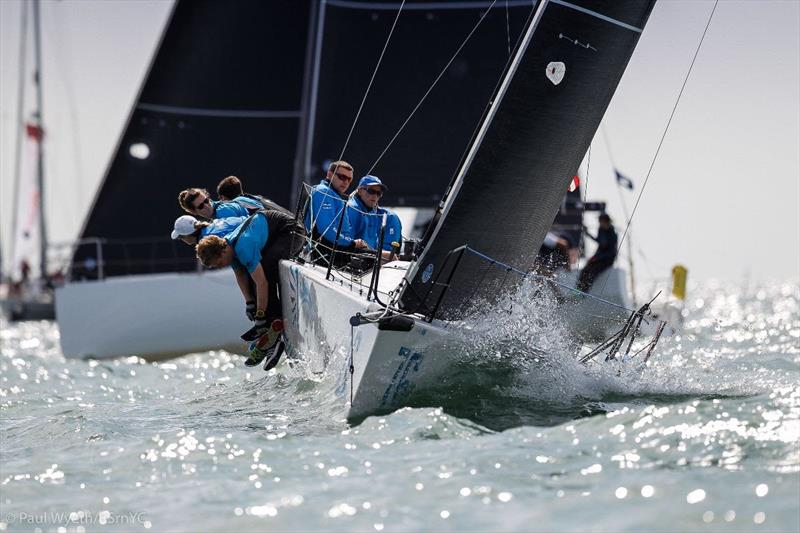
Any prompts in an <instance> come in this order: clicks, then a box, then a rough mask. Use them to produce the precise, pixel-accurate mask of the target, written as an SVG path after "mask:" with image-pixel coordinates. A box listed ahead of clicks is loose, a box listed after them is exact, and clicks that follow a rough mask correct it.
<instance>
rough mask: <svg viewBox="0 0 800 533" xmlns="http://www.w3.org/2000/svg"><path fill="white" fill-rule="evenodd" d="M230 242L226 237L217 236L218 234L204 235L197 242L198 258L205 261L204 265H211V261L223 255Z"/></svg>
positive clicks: (202, 261)
mask: <svg viewBox="0 0 800 533" xmlns="http://www.w3.org/2000/svg"><path fill="white" fill-rule="evenodd" d="M227 246H228V243H227V242H226V241H225V239H223V238H221V237H217V236H216V235H209V236H208V237H203V238H202V239H200V242H199V243H197V248H196V253H197V258H198V259H199V260H200V262H201V263H203V266H204V267H210V266H211V263H212V262H213V261H214V260H215V259H218V258H219V257H221V256H222V253H223V252H224V251H225V248H226V247H227Z"/></svg>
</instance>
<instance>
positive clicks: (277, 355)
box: [264, 339, 286, 372]
mask: <svg viewBox="0 0 800 533" xmlns="http://www.w3.org/2000/svg"><path fill="white" fill-rule="evenodd" d="M285 349H286V344H285V343H284V342H283V339H281V340H279V341H278V342H277V343H276V344H275V346H273V347H272V348H270V349H269V350H267V355H266V356H265V359H266V360H265V361H264V371H265V372H266V371H267V370H272V369H273V368H275V367H276V366H278V363H279V362H280V360H281V355H283V352H284V351H285Z"/></svg>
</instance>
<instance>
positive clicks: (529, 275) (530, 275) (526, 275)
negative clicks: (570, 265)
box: [466, 246, 636, 313]
mask: <svg viewBox="0 0 800 533" xmlns="http://www.w3.org/2000/svg"><path fill="white" fill-rule="evenodd" d="M466 250H467V251H468V252H471V253H473V254H475V255H477V256H478V257H481V258H483V259H484V260H486V261H491V262H492V263H494V264H496V265H498V266H501V267H503V268H505V269H507V270H508V271H509V272H515V273H517V274H519V275H520V276H522V277H523V278H533V279H538V280H541V281H546V282H548V283H554V284H556V285H558V286H559V287H561V288H563V289H565V290H567V291H570V292H572V293H573V294H576V295H579V296H582V297H584V298H589V299H590V300H596V301H598V302H602V303H604V304H606V305H610V306H612V307H616V308H617V309H622V310H624V311H626V312H628V313H633V312H635V311H636V310H635V309H628V308H627V307H625V306H623V305H619V304H615V303H614V302H609V301H608V300H604V299H602V298H600V297H597V296H593V295H591V294H588V293H585V292H583V291H579V290H578V289H576V288H574V287H570V286H569V285H565V284H564V283H561V282H559V281H556V280H554V279H551V278H548V277H546V276H542V275H540V274H534V273H532V272H523V271H522V270H520V269H518V268H514V267H512V266H511V265H507V264H505V263H502V262H500V261H498V260H496V259H492V258H491V257H489V256H488V255H486V254H483V253H481V252H479V251H477V250H475V249H473V248H470V247H469V246H467V247H466Z"/></svg>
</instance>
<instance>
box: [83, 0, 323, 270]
mask: <svg viewBox="0 0 800 533" xmlns="http://www.w3.org/2000/svg"><path fill="white" fill-rule="evenodd" d="M309 8H310V2H298V1H292V0H272V1H262V0H237V1H236V2H220V1H218V0H192V1H183V0H180V1H178V2H177V3H176V5H175V8H174V11H173V13H172V16H171V19H170V21H169V23H168V25H167V28H166V30H165V33H164V34H163V36H162V40H161V43H160V45H159V47H158V50H157V52H156V54H155V56H154V59H153V61H152V63H151V66H150V70H149V73H148V75H147V77H146V79H145V81H144V84H143V87H142V89H141V92H140V94H139V96H138V98H137V99H136V102H135V104H134V107H133V110H132V112H131V114H130V116H129V119H128V122H127V125H126V126H125V130H124V132H123V134H122V136H121V138H120V141H119V144H118V146H117V149H116V152H115V154H114V155H113V158H112V160H111V163H110V165H109V167H108V170H107V172H106V174H105V177H104V179H103V182H102V185H101V187H100V189H99V191H98V193H97V196H96V197H95V199H94V203H93V206H92V209H91V211H90V213H89V215H88V217H87V219H86V221H85V223H84V227H83V230H82V232H81V238H82V239H90V238H100V239H102V240H103V246H102V250H99V248H98V247H97V245H96V243H94V242H92V243H88V244H86V245H84V246H80V247H79V248H78V249H77V250H76V252H75V254H74V257H73V277H78V278H81V277H85V278H89V279H93V278H95V277H97V276H98V272H99V268H100V265H101V263H102V268H103V271H104V274H105V275H106V276H117V275H127V274H140V273H155V272H174V271H184V270H192V269H195V268H196V261H195V260H194V258H193V250H192V249H191V248H190V247H188V246H186V245H184V244H182V243H180V242H178V243H175V242H173V241H171V240H170V239H169V232H170V228H171V227H172V223H173V221H174V220H175V218H176V217H177V216H179V215H181V214H182V213H181V211H180V208H179V206H178V202H177V196H178V193H179V192H180V191H181V190H183V189H185V188H187V187H190V186H194V187H204V188H208V189H209V190H210V191H211V192H212V193H213V192H214V188H215V186H216V184H217V183H218V182H219V181H220V180H221V179H222V178H224V177H226V176H228V175H235V176H238V177H239V178H241V179H242V182H243V185H244V189H245V191H246V192H251V193H259V194H263V195H265V196H267V197H269V198H270V199H272V200H274V201H276V202H277V203H279V204H282V205H288V203H289V198H290V191H291V187H292V170H293V162H294V155H295V150H296V146H297V135H298V125H299V123H300V121H301V120H303V117H302V112H301V94H302V86H303V77H304V69H305V50H306V41H307V35H308V31H309ZM101 253H102V257H101V256H100V254H101Z"/></svg>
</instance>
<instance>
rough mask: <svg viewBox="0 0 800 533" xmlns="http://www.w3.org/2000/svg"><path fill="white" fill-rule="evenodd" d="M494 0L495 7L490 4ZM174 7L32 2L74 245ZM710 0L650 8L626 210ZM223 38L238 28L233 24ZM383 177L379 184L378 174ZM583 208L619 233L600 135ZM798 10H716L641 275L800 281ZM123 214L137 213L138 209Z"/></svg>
mask: <svg viewBox="0 0 800 533" xmlns="http://www.w3.org/2000/svg"><path fill="white" fill-rule="evenodd" d="M500 3H501V2H500ZM171 5H172V3H171V1H169V0H108V1H99V0H60V1H47V0H45V1H43V2H42V12H43V22H42V24H43V34H44V36H43V40H44V43H43V49H44V51H43V54H44V68H43V78H44V89H45V91H46V93H45V110H44V111H45V121H46V128H47V131H48V136H47V145H46V150H47V152H46V154H47V161H46V163H47V171H48V176H47V191H46V202H47V213H48V217H49V231H50V235H51V238H52V239H53V240H58V241H67V240H71V239H74V238H76V236H77V233H78V231H79V230H80V226H81V224H82V222H83V219H84V217H85V216H86V210H87V209H88V206H89V205H90V203H91V201H92V199H93V195H94V194H95V192H96V189H97V185H98V183H99V181H100V179H101V178H102V175H103V173H104V171H105V168H106V166H107V164H108V162H109V160H110V158H111V155H112V151H113V149H114V147H115V145H116V142H117V139H118V137H119V135H120V133H121V130H122V127H123V126H124V121H125V119H126V117H127V115H128V113H129V111H130V108H131V105H132V104H133V98H134V97H135V95H136V93H137V91H138V89H139V86H140V84H141V82H142V77H143V75H144V71H145V69H146V67H147V65H148V63H149V61H150V58H151V55H152V53H153V51H154V49H155V44H156V41H157V39H158V37H159V35H160V34H161V31H162V29H163V26H164V23H165V21H166V17H167V15H168V13H169V11H170V9H171ZM20 6H21V2H20V1H18V0H2V1H0V73H1V75H2V78H0V116H1V118H2V123H1V124H0V224H1V225H2V232H1V233H0V237H1V238H2V243H3V246H4V249H3V252H4V254H3V256H4V259H5V260H7V256H8V242H9V238H10V226H11V224H10V217H11V202H12V198H11V196H12V195H11V190H12V181H13V180H12V173H13V161H14V135H15V131H16V86H17V70H18V43H19V25H20ZM712 6H713V1H710V0H660V1H659V2H658V3H657V5H656V8H655V10H654V11H653V14H652V16H651V18H650V21H649V23H648V25H647V28H646V29H645V32H644V34H643V36H642V38H641V41H640V43H639V46H638V48H637V50H636V52H635V53H634V56H633V59H632V60H631V63H630V65H629V67H628V70H627V72H626V74H625V76H624V77H623V79H622V83H621V84H620V86H619V89H618V90H617V92H616V95H615V96H614V99H613V101H612V103H611V106H610V107H609V109H608V112H607V113H606V116H605V118H604V121H603V128H604V129H605V131H606V133H607V134H608V138H609V140H610V145H611V146H610V148H611V152H612V154H613V158H614V163H615V164H616V166H617V167H618V168H619V169H620V171H622V172H623V173H624V174H626V175H627V176H629V177H630V178H631V179H633V180H634V182H635V184H636V189H635V190H634V191H633V193H630V192H628V191H623V192H622V196H623V199H624V201H625V202H626V203H627V204H628V208H629V209H630V208H631V207H632V206H633V203H634V201H635V198H636V196H637V195H638V194H639V193H640V192H641V190H642V185H643V183H644V177H645V175H646V174H647V171H648V169H649V167H650V164H651V162H652V161H653V156H654V154H655V150H656V148H657V146H658V143H659V140H660V138H661V134H662V132H663V130H664V127H665V125H666V122H667V119H668V117H669V114H670V111H671V110H672V107H673V105H674V103H675V100H676V98H677V95H678V92H679V90H680V87H681V85H682V83H683V81H684V77H685V75H686V72H687V69H688V68H689V64H690V63H691V59H692V56H693V54H694V51H695V49H696V47H697V44H698V42H699V40H700V36H701V34H702V32H703V28H704V27H705V24H706V21H707V20H708V15H709V13H710V12H711V8H712ZM231 31H235V29H233V28H232V30H231ZM387 178H388V179H391V178H390V177H387ZM588 193H589V197H590V199H598V200H600V199H604V200H607V201H608V202H609V210H610V213H611V215H612V217H614V220H615V223H616V225H617V227H618V228H619V230H620V232H621V231H622V229H623V226H624V218H623V216H622V208H621V206H620V193H619V191H618V190H617V187H616V185H615V183H614V180H613V177H612V173H611V163H610V162H609V156H608V150H607V147H606V144H605V142H604V141H603V136H602V134H601V133H598V136H597V137H596V139H595V143H594V145H593V149H592V162H591V166H590V168H589V177H588ZM799 208H800V1H798V0H782V1H769V0H758V1H755V0H746V1H738V0H721V1H720V2H719V6H718V7H717V11H716V13H715V15H714V19H713V21H712V23H711V27H710V28H709V31H708V34H707V36H706V40H705V43H704V44H703V47H702V49H701V50H700V55H699V56H698V59H697V62H696V64H695V66H694V70H693V72H692V75H691V77H690V78H689V81H688V84H687V86H686V89H685V92H684V94H683V97H682V99H681V102H680V105H679V107H678V110H677V113H676V115H675V118H674V119H673V122H672V125H671V127H670V129H669V131H668V133H667V137H666V140H665V142H664V145H663V148H662V150H661V154H660V155H659V157H658V159H657V160H656V163H655V167H654V169H653V172H652V174H651V176H650V180H649V183H648V185H647V187H646V189H645V191H644V195H643V197H642V200H641V203H640V205H639V208H638V211H637V213H636V216H635V217H634V220H633V225H632V235H633V239H634V241H633V242H634V247H635V249H636V250H638V251H637V252H636V253H635V257H636V260H637V269H638V271H639V275H640V276H641V277H643V278H649V277H663V276H666V275H667V274H668V272H669V268H670V267H671V266H672V265H673V264H674V263H676V262H681V263H683V264H685V265H686V266H688V267H689V270H690V277H692V278H693V279H707V278H722V279H738V278H741V277H743V276H749V277H751V278H754V279H774V278H777V279H786V278H794V279H796V278H797V277H798V276H800V213H799ZM126 216H134V214H133V213H131V214H129V215H126Z"/></svg>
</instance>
